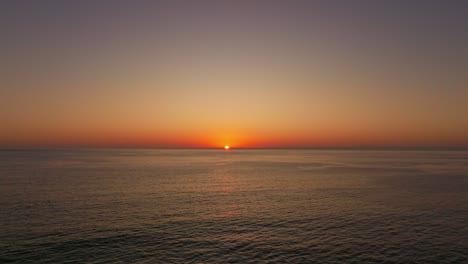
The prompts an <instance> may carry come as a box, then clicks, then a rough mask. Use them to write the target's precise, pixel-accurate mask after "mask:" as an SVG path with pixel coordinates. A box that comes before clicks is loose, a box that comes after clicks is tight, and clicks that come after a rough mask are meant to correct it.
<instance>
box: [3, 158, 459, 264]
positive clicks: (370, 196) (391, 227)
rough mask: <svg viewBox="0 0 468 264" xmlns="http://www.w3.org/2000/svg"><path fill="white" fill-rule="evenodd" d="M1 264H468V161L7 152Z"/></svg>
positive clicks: (4, 162)
mask: <svg viewBox="0 0 468 264" xmlns="http://www.w3.org/2000/svg"><path fill="white" fill-rule="evenodd" d="M0 262H1V263H437V264H443V263H468V152H467V151H398V150H385V151H384V150H382V151H369V150H347V151H344V150H236V149H233V150H229V151H224V150H159V149H74V150H67V149H62V150H3V151H0Z"/></svg>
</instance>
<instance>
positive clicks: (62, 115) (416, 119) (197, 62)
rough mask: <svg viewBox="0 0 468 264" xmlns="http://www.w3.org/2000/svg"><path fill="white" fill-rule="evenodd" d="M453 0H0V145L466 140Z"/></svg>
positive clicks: (451, 144)
mask: <svg viewBox="0 0 468 264" xmlns="http://www.w3.org/2000/svg"><path fill="white" fill-rule="evenodd" d="M467 11H468V2H467V1H424V2H409V1H370V0H368V1H347V2H344V1H288V2H285V1H261V0H258V1H248V2H247V1H245V2H242V3H239V2H232V1H204V0H202V1H196V2H195V1H193V2H188V3H187V2H186V3H182V2H179V1H151V2H143V1H142V2H138V3H137V2H133V1H99V2H95V1H87V0H86V1H76V2H69V1H68V2H63V1H40V2H39V1H2V3H0V33H1V36H2V40H4V41H2V43H0V56H1V57H2V60H1V61H0V67H1V68H2V71H1V73H0V124H1V128H0V148H18V147H26V148H27V147H83V146H92V147H148V148H149V147H160V148H223V147H224V146H225V145H229V146H230V147H232V148H233V149H236V148H281V147H290V148H310V147H312V148H351V147H352V148H375V147H387V148H423V147H432V148H467V147H468V118H466V113H468V104H467V103H466V102H467V100H468V87H467V85H468V74H466V69H468V48H467V47H468V30H467V29H466V28H467V27H468V16H466V13H467Z"/></svg>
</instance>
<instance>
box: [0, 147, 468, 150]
mask: <svg viewBox="0 0 468 264" xmlns="http://www.w3.org/2000/svg"><path fill="white" fill-rule="evenodd" d="M60 149H167V150H170V149H173V150H197V149H198V150H224V147H222V146H221V147H154V146H148V147H142V146H50V147H47V146H38V147H34V146H32V147H0V151H15V150H18V151H20V150H60ZM229 150H420V151H423V150H428V151H429V150H431V151H432V150H439V151H444V150H446V151H468V146H347V147H342V146H327V147H318V146H304V147H298V146H271V147H231V148H230V149H229Z"/></svg>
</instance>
